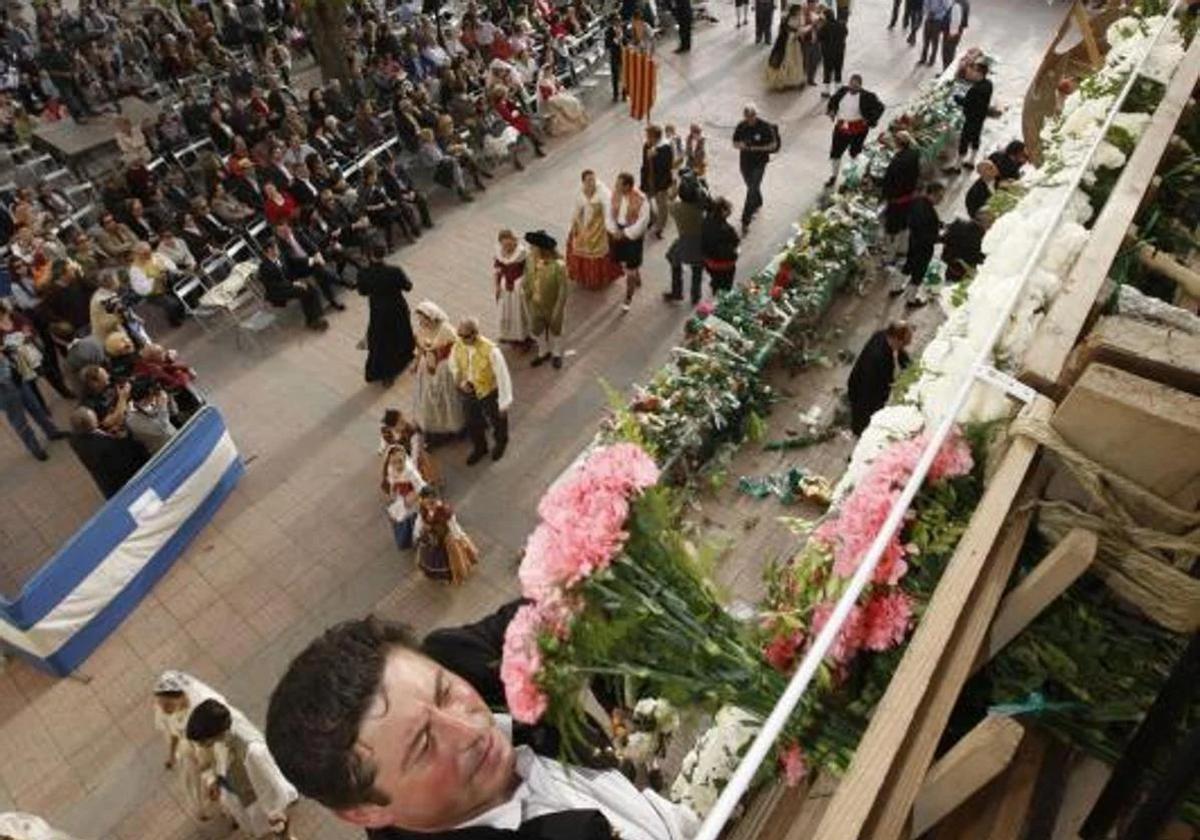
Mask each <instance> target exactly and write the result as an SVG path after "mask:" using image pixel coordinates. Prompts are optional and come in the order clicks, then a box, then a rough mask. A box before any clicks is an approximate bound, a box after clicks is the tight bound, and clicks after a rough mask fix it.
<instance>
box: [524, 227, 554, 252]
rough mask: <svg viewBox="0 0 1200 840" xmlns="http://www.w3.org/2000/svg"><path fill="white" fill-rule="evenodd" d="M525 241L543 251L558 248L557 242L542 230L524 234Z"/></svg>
mask: <svg viewBox="0 0 1200 840" xmlns="http://www.w3.org/2000/svg"><path fill="white" fill-rule="evenodd" d="M525 241H526V242H528V243H529V244H530V245H532V246H534V247H535V248H541V249H542V250H543V251H553V250H554V249H555V248H557V247H558V240H557V239H555V238H554V237H553V236H551V235H550V234H548V233H546V231H544V230H531V231H529V232H528V233H526V234H525Z"/></svg>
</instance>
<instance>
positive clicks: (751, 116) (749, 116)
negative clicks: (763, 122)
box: [742, 108, 758, 125]
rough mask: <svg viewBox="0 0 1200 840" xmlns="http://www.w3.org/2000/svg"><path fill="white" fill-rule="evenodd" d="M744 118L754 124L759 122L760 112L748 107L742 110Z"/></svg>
mask: <svg viewBox="0 0 1200 840" xmlns="http://www.w3.org/2000/svg"><path fill="white" fill-rule="evenodd" d="M742 119H744V120H745V121H746V122H748V123H750V125H754V124H755V123H756V122H758V114H757V113H755V112H754V111H751V110H750V109H749V108H747V109H746V110H745V111H742Z"/></svg>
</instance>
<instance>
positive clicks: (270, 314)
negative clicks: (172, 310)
mask: <svg viewBox="0 0 1200 840" xmlns="http://www.w3.org/2000/svg"><path fill="white" fill-rule="evenodd" d="M241 262H254V263H255V273H254V276H251V277H248V278H244V282H243V283H241V285H240V286H239V287H238V288H237V289H236V291H234V292H233V293H231V294H229V295H220V294H219V291H218V290H219V289H220V288H221V285H222V283H224V282H225V281H226V280H228V279H229V278H230V277H231V276H232V275H233V273H234V267H235V266H236V265H238V263H241ZM257 263H258V261H257V259H255V257H254V254H253V253H252V252H251V249H250V246H249V245H248V244H247V243H246V242H245V241H238V242H237V243H235V244H234V245H233V246H231V247H230V248H229V249H227V250H226V251H224V252H222V253H220V254H217V255H216V256H215V257H212V258H210V259H208V260H206V261H205V262H204V264H203V265H201V266H200V274H201V275H202V276H203V277H204V284H205V286H207V292H206V293H205V297H203V298H201V303H206V302H207V303H208V305H211V306H214V307H216V308H218V309H219V310H220V312H221V314H222V315H223V316H224V318H225V319H226V322H227V326H233V327H235V328H237V331H238V332H237V343H238V346H239V347H241V342H242V336H243V335H245V336H246V337H247V338H249V339H250V341H251V343H252V344H256V345H257V343H258V335H259V334H261V333H262V332H264V331H265V330H268V329H270V328H272V327H274V326H275V325H276V322H277V321H278V316H277V315H276V313H275V312H274V311H273V310H272V309H271V308H268V306H267V303H266V300H265V299H264V296H263V293H262V291H261V289H260V287H259V284H258V279H257Z"/></svg>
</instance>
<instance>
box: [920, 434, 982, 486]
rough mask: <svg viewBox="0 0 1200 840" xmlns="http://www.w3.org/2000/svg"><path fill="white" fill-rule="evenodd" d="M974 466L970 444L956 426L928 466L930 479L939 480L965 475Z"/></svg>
mask: <svg viewBox="0 0 1200 840" xmlns="http://www.w3.org/2000/svg"><path fill="white" fill-rule="evenodd" d="M974 466H975V459H974V458H973V457H971V446H970V444H968V443H967V441H966V439H965V438H963V436H962V434H961V433H960V432H959V430H958V429H957V428H955V430H954V431H953V432H952V433H951V434H950V437H948V438H946V442H945V443H943V444H942V448H941V449H939V450H938V454H937V455H936V456H934V459H933V464H931V465H930V467H929V479H930V481H941V480H942V479H945V478H956V477H958V476H960V475H966V474H967V473H969V472H970V471H971V469H972V468H973V467H974Z"/></svg>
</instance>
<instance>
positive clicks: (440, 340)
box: [413, 300, 467, 443]
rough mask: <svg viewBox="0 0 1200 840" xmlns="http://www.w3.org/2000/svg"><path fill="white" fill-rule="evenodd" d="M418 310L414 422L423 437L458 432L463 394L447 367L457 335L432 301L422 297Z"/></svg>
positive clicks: (463, 420) (463, 423)
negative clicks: (461, 395) (423, 434)
mask: <svg viewBox="0 0 1200 840" xmlns="http://www.w3.org/2000/svg"><path fill="white" fill-rule="evenodd" d="M416 312H417V329H416V338H417V351H418V357H417V362H418V364H417V387H416V395H415V405H416V408H415V410H414V412H413V416H414V419H415V420H416V423H417V426H418V427H419V428H420V429H421V431H422V432H424V433H425V439H426V441H428V442H430V443H432V442H434V441H435V440H436V439H437V438H439V437H440V438H446V437H450V436H453V435H457V434H458V433H459V432H461V431H462V430H463V428H464V427H465V426H466V424H467V418H466V411H465V410H464V408H463V402H462V397H460V396H459V392H458V387H457V386H456V385H455V383H454V374H453V373H451V371H450V352H451V351H452V350H453V349H454V343H455V341H456V340H457V336H456V335H455V332H454V327H453V326H451V324H450V318H449V316H447V315H446V313H445V312H443V311H442V308H441V307H440V306H438V305H437V304H436V303H434V302H433V301H429V300H426V301H422V302H421V303H420V304H419V305H418V306H417V309H416Z"/></svg>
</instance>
